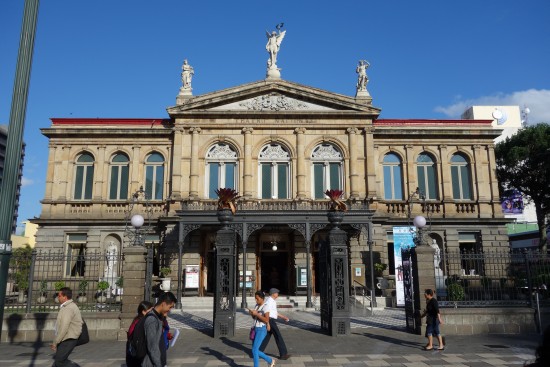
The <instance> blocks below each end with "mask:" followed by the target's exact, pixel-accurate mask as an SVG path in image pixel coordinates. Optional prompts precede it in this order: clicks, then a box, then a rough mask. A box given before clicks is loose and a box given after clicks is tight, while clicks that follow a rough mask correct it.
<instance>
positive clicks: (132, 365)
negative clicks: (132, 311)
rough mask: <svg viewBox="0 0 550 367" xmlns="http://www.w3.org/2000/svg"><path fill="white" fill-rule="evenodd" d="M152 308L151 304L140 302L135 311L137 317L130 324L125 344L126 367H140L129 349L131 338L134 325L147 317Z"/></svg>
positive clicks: (139, 361) (137, 359)
mask: <svg viewBox="0 0 550 367" xmlns="http://www.w3.org/2000/svg"><path fill="white" fill-rule="evenodd" d="M152 308H153V304H152V303H151V302H149V301H141V303H140V304H139V306H138V309H137V315H136V317H135V318H134V320H133V321H132V324H131V325H130V327H129V328H128V333H127V336H128V341H127V342H126V366H127V367H140V366H141V360H140V359H139V358H137V357H136V356H133V355H132V351H131V348H130V341H131V339H132V336H133V334H134V330H135V328H136V325H137V324H138V322H139V321H140V320H141V319H143V317H145V315H147V313H148V312H149V311H151V309H152Z"/></svg>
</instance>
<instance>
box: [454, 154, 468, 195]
mask: <svg viewBox="0 0 550 367" xmlns="http://www.w3.org/2000/svg"><path fill="white" fill-rule="evenodd" d="M451 179H452V181H453V199H456V200H472V190H471V188H472V180H471V178H470V162H469V161H468V158H466V157H465V156H464V155H462V154H460V153H456V154H454V155H453V156H452V157H451Z"/></svg>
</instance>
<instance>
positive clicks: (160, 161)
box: [145, 152, 164, 200]
mask: <svg viewBox="0 0 550 367" xmlns="http://www.w3.org/2000/svg"><path fill="white" fill-rule="evenodd" d="M145 194H146V195H147V198H148V199H150V200H162V199H163V194H164V157H163V156H162V154H160V153H158V152H153V153H151V154H149V155H148V156H147V158H145Z"/></svg>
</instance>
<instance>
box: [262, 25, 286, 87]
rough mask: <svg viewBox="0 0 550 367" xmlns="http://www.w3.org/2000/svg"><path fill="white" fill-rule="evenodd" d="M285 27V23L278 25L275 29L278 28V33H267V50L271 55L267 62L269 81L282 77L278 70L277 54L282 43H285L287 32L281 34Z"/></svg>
mask: <svg viewBox="0 0 550 367" xmlns="http://www.w3.org/2000/svg"><path fill="white" fill-rule="evenodd" d="M283 25H284V24H283V23H279V24H277V26H276V27H275V28H277V32H275V31H273V32H271V33H269V32H268V31H266V32H265V33H266V35H267V44H266V45H265V49H266V50H267V52H268V53H269V59H268V60H267V78H268V79H279V78H280V77H281V73H280V69H279V68H277V54H278V53H279V50H280V49H281V42H283V38H285V34H286V31H282V32H281V28H283Z"/></svg>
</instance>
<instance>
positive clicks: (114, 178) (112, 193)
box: [109, 166, 118, 200]
mask: <svg viewBox="0 0 550 367" xmlns="http://www.w3.org/2000/svg"><path fill="white" fill-rule="evenodd" d="M117 189H118V166H113V167H111V185H110V188H109V199H111V200H116V199H118V197H117V194H118V192H117Z"/></svg>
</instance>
